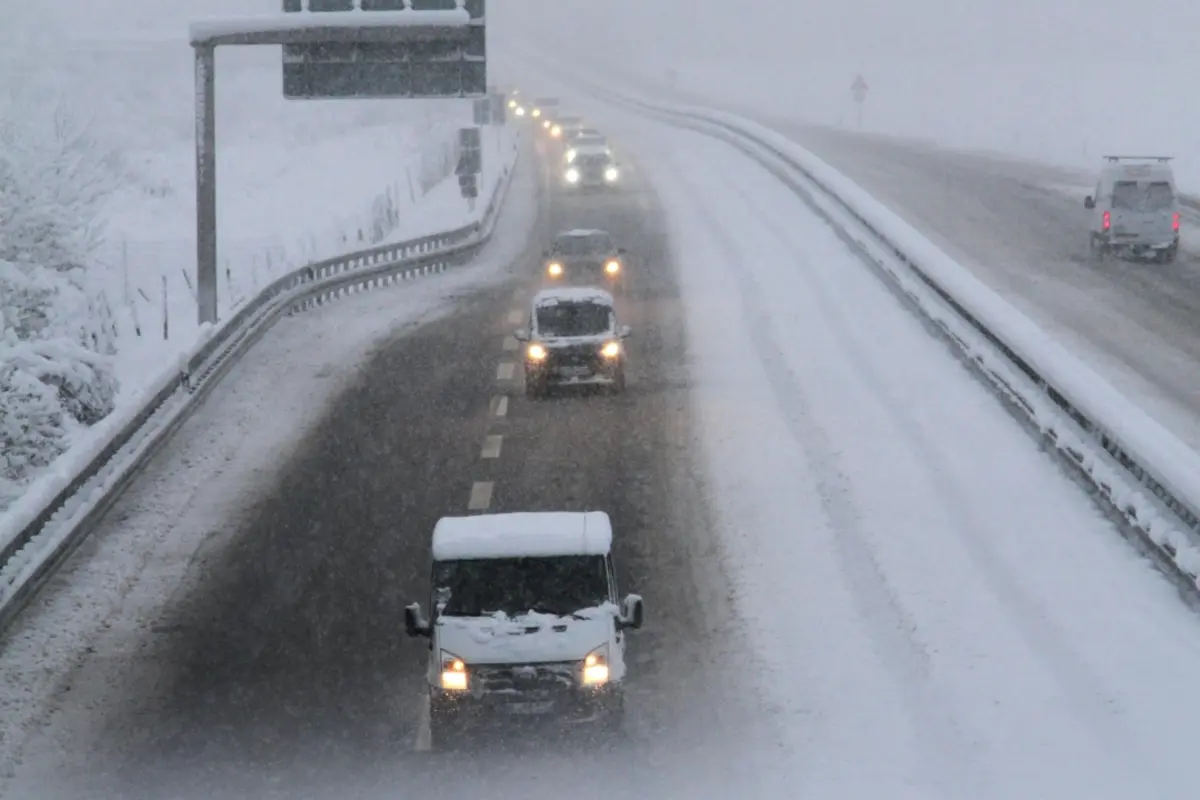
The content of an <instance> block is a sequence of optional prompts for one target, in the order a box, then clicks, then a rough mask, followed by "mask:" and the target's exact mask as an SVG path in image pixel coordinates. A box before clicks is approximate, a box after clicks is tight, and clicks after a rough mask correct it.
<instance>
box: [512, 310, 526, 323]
mask: <svg viewBox="0 0 1200 800" xmlns="http://www.w3.org/2000/svg"><path fill="white" fill-rule="evenodd" d="M524 319H525V312H524V311H522V310H521V309H519V308H514V309H513V310H512V311H510V312H508V322H509V324H510V325H520V324H521V321H522V320H524Z"/></svg>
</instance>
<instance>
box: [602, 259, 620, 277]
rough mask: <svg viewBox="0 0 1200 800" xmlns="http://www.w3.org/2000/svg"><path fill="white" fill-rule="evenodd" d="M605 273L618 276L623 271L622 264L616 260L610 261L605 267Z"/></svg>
mask: <svg viewBox="0 0 1200 800" xmlns="http://www.w3.org/2000/svg"><path fill="white" fill-rule="evenodd" d="M604 271H605V272H607V273H608V274H609V275H616V274H617V273H618V272H620V271H621V262H620V261H617V260H616V259H615V258H614V259H613V260H611V261H609V262H608V263H607V264H605V265H604Z"/></svg>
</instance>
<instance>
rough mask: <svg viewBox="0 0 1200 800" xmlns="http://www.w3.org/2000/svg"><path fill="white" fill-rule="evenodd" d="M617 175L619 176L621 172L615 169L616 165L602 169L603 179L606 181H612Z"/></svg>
mask: <svg viewBox="0 0 1200 800" xmlns="http://www.w3.org/2000/svg"><path fill="white" fill-rule="evenodd" d="M619 177H621V173H620V172H619V171H617V168H616V167H609V168H608V169H606V170H604V180H606V181H609V182H612V181H615V180H616V179H617V178H619Z"/></svg>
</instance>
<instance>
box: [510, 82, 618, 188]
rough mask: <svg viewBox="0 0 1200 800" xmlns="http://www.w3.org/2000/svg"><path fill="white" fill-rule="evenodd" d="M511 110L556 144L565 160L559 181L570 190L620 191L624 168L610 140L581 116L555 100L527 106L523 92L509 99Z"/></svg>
mask: <svg viewBox="0 0 1200 800" xmlns="http://www.w3.org/2000/svg"><path fill="white" fill-rule="evenodd" d="M508 107H509V110H510V111H511V112H512V113H514V114H516V115H517V116H518V117H528V118H530V119H531V120H532V121H533V123H534V124H535V125H536V126H538V127H539V128H540V129H541V131H542V133H543V134H544V135H545V136H546V138H547V140H548V142H547V143H555V144H557V145H558V148H559V155H560V158H561V161H560V164H559V167H558V178H559V182H560V184H561V186H562V188H564V189H567V190H579V191H596V190H605V189H614V188H617V187H618V186H619V185H620V183H621V178H622V170H621V165H620V164H618V163H617V158H616V155H615V154H614V153H613V151H612V148H611V147H610V146H609V143H608V139H607V137H606V136H605V135H604V134H603V133H601V132H600V131H599V130H597V129H596V128H593V127H589V126H588V125H587V124H586V123H585V122H584V120H583V118H582V117H579V116H570V115H564V114H562V113H560V110H559V102H558V99H557V98H554V97H542V98H537V99H534V100H533V101H532V102H530V103H528V104H526V101H524V100H523V99H521V98H520V94H519V92H518V93H516V94H514V95H513V96H511V97H510V98H509V100H508Z"/></svg>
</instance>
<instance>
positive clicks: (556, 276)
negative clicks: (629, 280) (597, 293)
mask: <svg viewBox="0 0 1200 800" xmlns="http://www.w3.org/2000/svg"><path fill="white" fill-rule="evenodd" d="M627 255H628V253H627V252H626V250H625V248H624V247H617V243H616V241H615V240H614V239H613V237H612V235H611V234H610V233H609V232H608V231H602V230H598V229H595V228H573V229H571V230H569V231H560V232H559V233H558V234H557V235H555V237H554V241H553V242H551V244H550V247H549V248H547V249H546V250H545V251H543V253H542V258H543V259H544V260H545V277H546V280H548V281H550V282H552V283H557V284H562V285H565V284H580V283H583V284H586V285H589V286H590V285H594V284H596V283H603V285H606V286H609V287H611V288H612V289H614V290H615V291H616V292H617V293H618V294H620V293H623V292H624V291H625V258H626V256H627Z"/></svg>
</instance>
